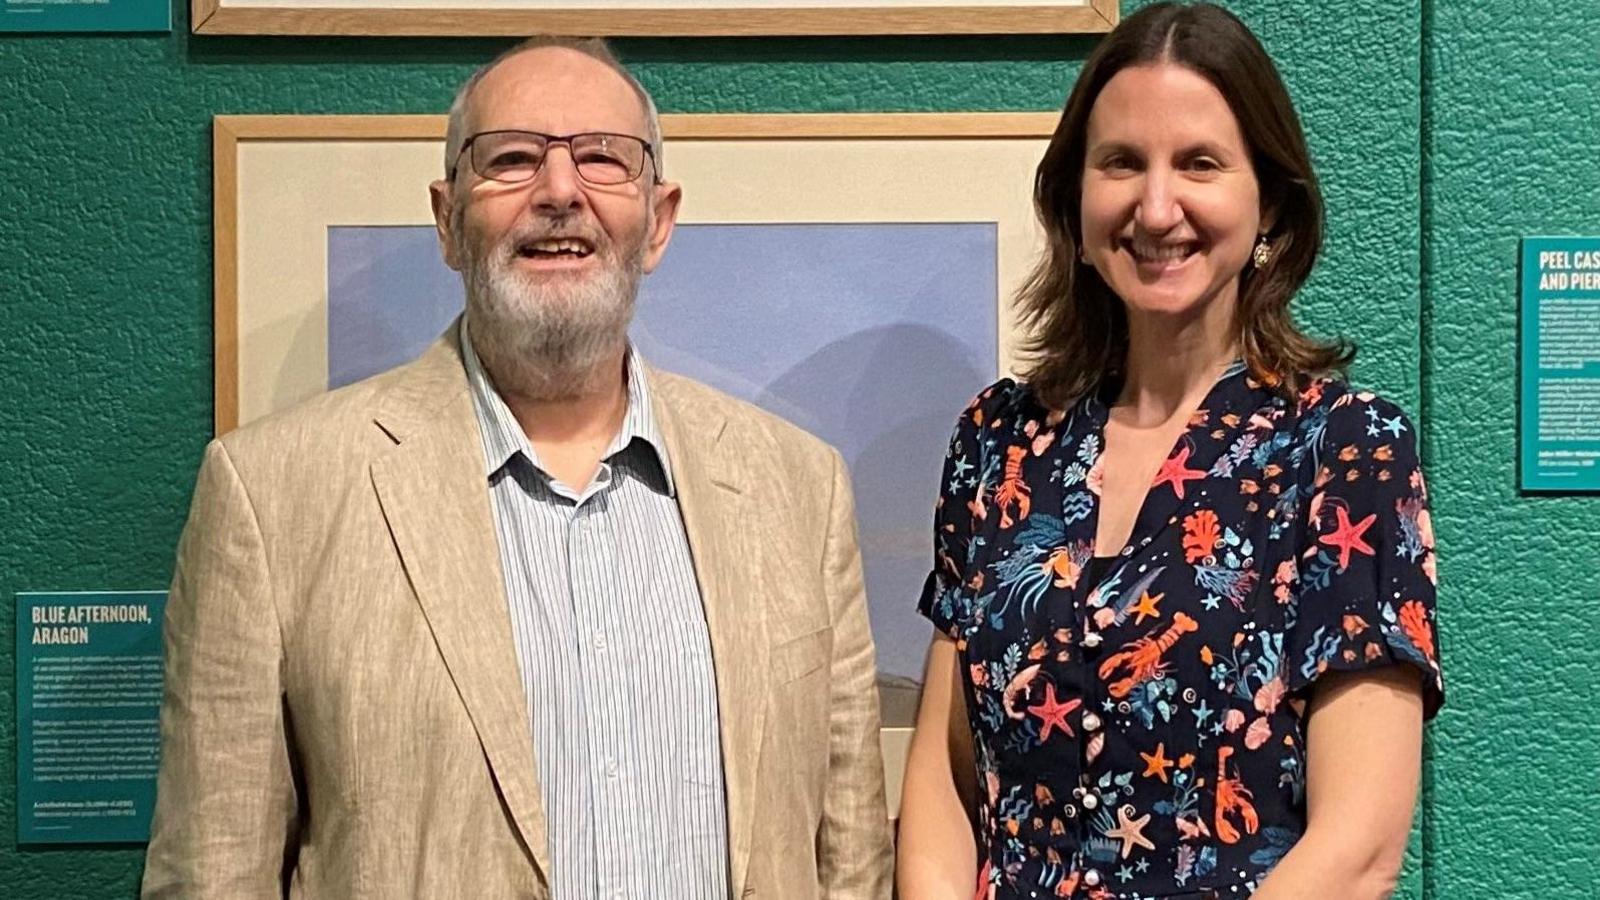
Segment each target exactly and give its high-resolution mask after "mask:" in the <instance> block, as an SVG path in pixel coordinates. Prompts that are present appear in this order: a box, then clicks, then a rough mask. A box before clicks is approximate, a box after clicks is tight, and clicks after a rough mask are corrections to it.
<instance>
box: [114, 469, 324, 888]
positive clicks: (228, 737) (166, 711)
mask: <svg viewBox="0 0 1600 900" xmlns="http://www.w3.org/2000/svg"><path fill="white" fill-rule="evenodd" d="M271 584H272V580H271V573H270V572H269V571H268V565H267V554H266V549H265V543H264V539H263V536H262V531H261V527H260V523H259V521H258V520H257V516H256V511H255V509H254V508H253V506H252V504H251V500H250V498H249V496H248V495H247V493H246V491H245V486H244V484H243V482H242V481H241V480H240V477H239V473H238V471H237V470H236V469H235V467H234V463H233V460H232V459H231V458H230V457H229V454H228V451H227V449H226V448H225V447H224V446H223V445H222V444H221V443H220V442H218V441H212V442H211V444H210V445H209V446H208V447H207V448H206V452H205V460H204V462H203V463H202V465H201V468H200V475H199V480H198V484H197V485H196V488H195V496H194V501H193V505H192V506H191V508H190V512H189V521H188V523H187V525H185V527H184V531H183V537H182V538H181V540H180V541H179V544H178V560H177V568H176V571H175V573H174V576H173V581H172V591H171V594H170V595H169V597H168V600H167V612H166V621H165V623H164V638H165V649H166V683H165V689H164V694H163V697H162V702H161V766H160V774H159V776H158V779H157V783H156V805H155V815H154V819H153V821H152V823H151V834H150V845H149V849H148V851H147V855H146V857H145V870H144V882H143V889H142V895H143V896H144V897H147V898H166V897H183V898H211V897H216V898H229V900H238V898H253V897H261V898H265V897H273V898H280V897H282V896H284V888H283V881H284V877H285V873H286V872H287V871H288V870H290V869H291V868H292V867H293V858H292V856H291V855H290V848H291V847H293V846H294V845H295V843H296V841H297V836H296V829H297V817H296V809H297V798H296V792H295V787H294V778H293V774H292V770H291V766H290V749H289V741H288V738H287V732H286V724H287V723H286V721H285V715H284V704H283V691H282V686H281V673H280V660H281V658H282V654H281V650H282V635H281V633H280V630H279V625H278V618H277V615H276V611H275V608H274V606H273V597H272V593H271Z"/></svg>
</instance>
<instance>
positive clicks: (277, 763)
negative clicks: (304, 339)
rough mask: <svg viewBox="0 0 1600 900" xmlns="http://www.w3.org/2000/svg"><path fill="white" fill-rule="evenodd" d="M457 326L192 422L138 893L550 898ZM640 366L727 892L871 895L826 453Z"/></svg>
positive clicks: (856, 573)
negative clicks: (707, 736)
mask: <svg viewBox="0 0 1600 900" xmlns="http://www.w3.org/2000/svg"><path fill="white" fill-rule="evenodd" d="M455 333H456V332H455V329H453V328H452V330H451V331H450V332H449V335H450V336H449V337H446V338H444V339H441V340H440V341H439V342H438V343H436V344H435V345H434V346H433V347H432V348H431V349H429V350H428V351H427V352H426V353H425V354H424V355H423V356H422V357H421V358H420V359H418V360H417V361H415V362H413V363H411V364H409V365H406V366H402V367H400V368H398V369H395V370H392V371H390V372H388V373H385V374H383V375H380V376H377V377H376V378H373V379H370V380H368V381H365V382H362V383H360V384H357V385H352V386H350V387H348V388H345V389H342V390H338V391H334V392H332V393H329V394H326V395H323V396H321V397H319V398H317V399H314V400H311V401H309V402H307V403H305V404H303V405H301V406H299V407H297V408H295V409H294V410H291V411H289V412H287V413H284V414H280V415H277V416H274V417H271V418H268V419H266V420H263V421H261V422H259V423H256V424H253V425H250V426H248V427H246V428H243V429H240V430H238V431H235V432H233V433H231V434H228V435H225V436H223V437H222V438H220V439H219V440H216V441H213V442H212V443H211V444H210V446H208V447H207V448H206V453H205V460H204V463H203V465H202V467H201V470H200V475H199V481H198V485H197V488H196V492H195V497H194V502H193V507H192V509H191V511H190V516H189V521H188V524H187V526H186V527H185V529H184V533H183V538H182V541H181V542H180V544H179V548H178V561H177V571H176V574H175V576H174V578H173V585H172V594H171V597H170V599H169V601H168V605H167V614H166V626H165V628H166V653H167V663H166V692H165V697H164V700H163V703H162V709H161V743H162V748H161V773H160V778H159V782H158V787H157V798H156V810H155V818H154V822H153V825H152V829H151V831H152V833H151V839H150V847H149V852H148V856H147V859H146V863H145V872H144V884H143V893H144V896H146V897H161V898H165V897H185V898H189V897H196V898H227V900H242V898H267V897H283V896H289V897H297V898H298V897H305V898H333V900H347V898H367V897H372V898H383V900H392V898H405V897H417V898H429V900H436V898H454V897H461V898H485V900H490V898H502V897H504V898H534V900H537V898H545V897H548V896H549V885H550V879H551V878H552V877H554V878H561V877H563V873H560V872H554V873H553V872H551V871H550V864H549V858H548V855H547V851H546V841H545V835H546V832H547V829H551V828H560V827H562V823H560V822H547V821H545V817H544V814H543V811H542V809H541V803H540V791H539V782H538V778H539V775H538V761H537V760H536V759H535V758H534V752H533V740H532V738H531V732H530V729H529V723H528V719H527V712H526V710H527V706H526V701H525V700H524V696H523V693H524V692H523V690H522V684H521V675H520V672H519V669H518V666H517V659H516V651H515V649H514V648H513V645H512V639H511V625H510V621H509V618H508V612H507V606H506V600H505V592H504V587H503V584H502V577H501V568H500V558H499V545H498V540H497V538H496V535H495V531H494V526H493V522H492V514H491V510H490V501H489V494H488V490H487V485H486V481H485V478H484V469H483V451H482V443H481V439H480V437H479V434H478V425H477V422H476V419H475V418H474V415H473V408H472V400H471V396H470V393H469V389H468V386H467V380H466V375H465V372H464V370H463V368H462V363H461V356H460V349H459V347H458V345H457V343H456V340H455V338H454V335H455ZM650 383H651V389H652V392H653V394H654V405H655V413H656V419H657V421H658V422H659V423H660V428H661V432H662V437H663V440H664V441H665V443H666V445H667V450H668V454H669V456H670V458H671V466H672V470H673V477H674V480H675V482H676V485H677V487H678V490H679V503H680V506H681V509H682V513H683V519H684V523H685V526H686V529H687V531H688V535H689V543H690V547H691V551H692V553H693V556H694V567H695V573H696V575H697V578H698V581H699V585H700V590H701V593H702V595H703V597H704V602H705V613H706V621H707V624H708V626H709V629H710V634H711V644H712V648H713V655H714V660H715V670H716V684H717V698H718V704H719V707H720V714H721V722H722V753H723V759H724V767H725V772H726V780H727V813H728V840H729V848H728V855H729V861H730V869H731V871H730V872H729V879H730V883H731V887H732V896H733V897H734V898H743V897H756V898H785V900H787V898H794V900H801V898H822V897H827V898H873V900H877V898H886V897H888V896H889V891H890V879H891V874H890V872H891V857H892V854H891V851H890V844H889V835H888V829H887V817H886V812H885V805H884V788H883V766H882V762H881V759H880V751H879V744H878V701H877V694H876V690H875V686H874V684H875V664H874V658H873V647H872V637H871V633H870V631H869V628H868V624H867V608H866V602H865V597H864V591H863V587H862V576H861V566H860V559H859V554H858V551H857V544H856V533H855V522H854V512H853V508H852V500H851V494H850V488H849V481H848V478H847V476H846V472H845V469H844V466H843V464H842V461H841V460H840V458H839V455H838V454H837V453H836V452H835V451H833V450H832V449H831V448H829V447H828V446H827V445H825V444H823V443H821V442H820V441H818V440H816V439H815V438H812V437H810V436H809V435H807V434H805V433H804V432H802V431H800V430H799V429H797V428H795V427H793V426H791V425H788V424H787V423H785V422H783V421H782V420H780V419H778V418H775V417H773V416H771V415H768V414H766V413H763V412H761V411H759V410H757V409H755V408H754V407H752V406H749V405H747V404H744V403H741V402H739V401H736V400H733V399H731V398H729V397H727V396H724V395H722V394H720V393H717V392H716V391H713V390H711V389H710V388H707V387H704V386H702V385H699V384H697V383H695V382H692V381H689V380H686V379H683V378H679V377H675V376H672V375H668V374H666V373H661V372H655V371H651V373H650ZM534 715H538V711H537V710H535V711H534ZM654 896H655V897H660V898H669V900H672V898H679V897H684V892H683V890H682V889H681V888H678V887H676V886H675V885H672V884H661V885H660V890H659V892H658V893H656V894H655V895H654ZM634 900H651V898H634Z"/></svg>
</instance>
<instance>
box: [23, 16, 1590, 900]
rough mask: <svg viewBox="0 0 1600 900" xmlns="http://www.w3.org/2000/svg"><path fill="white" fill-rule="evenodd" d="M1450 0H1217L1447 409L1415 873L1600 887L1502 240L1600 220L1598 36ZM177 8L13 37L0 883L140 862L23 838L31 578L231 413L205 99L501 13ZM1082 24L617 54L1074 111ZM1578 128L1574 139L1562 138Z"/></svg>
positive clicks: (757, 105) (1316, 316)
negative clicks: (1017, 34) (417, 27)
mask: <svg viewBox="0 0 1600 900" xmlns="http://www.w3.org/2000/svg"><path fill="white" fill-rule="evenodd" d="M1585 2H1592V0H1585ZM1444 5H1445V4H1444V3H1443V2H1442V0H1440V2H1438V3H1436V4H1434V5H1433V6H1430V5H1429V4H1428V3H1425V2H1422V0H1399V2H1393V0H1324V2H1321V3H1307V2H1305V0H1236V2H1231V3H1229V6H1230V7H1231V8H1232V9H1234V10H1235V11H1237V12H1239V13H1240V14H1241V15H1242V16H1243V17H1244V18H1245V19H1246V20H1247V21H1248V22H1249V23H1250V24H1251V26H1252V27H1254V28H1256V29H1257V30H1258V32H1259V33H1260V34H1261V35H1262V37H1263V39H1264V41H1265V42H1266V43H1267V45H1268V48H1269V49H1270V50H1271V51H1272V53H1273V55H1274V56H1275V58H1276V59H1277V60H1278V61H1279V63H1280V65H1281V66H1282V68H1283V70H1284V72H1285V75H1286V77H1287V79H1288V81H1289V83H1290V88H1291V90H1292V92H1293V93H1294V95H1295V98H1296V101H1297V104H1298V105H1299V108H1300V110H1301V113H1302V115H1303V116H1304V119H1305V123H1306V128H1307V131H1308V134H1309V137H1310V140H1311V145H1312V149H1313V153H1314V155H1315V157H1316V160H1317V163H1318V166H1319V170H1320V172H1321V173H1322V177H1323V180H1324V189H1325V192H1326V194H1327V198H1328V208H1329V226H1330V227H1329V232H1330V240H1329V245H1328V250H1327V255H1326V257H1325V260H1324V262H1323V264H1322V266H1321V268H1320V269H1319V270H1318V274H1317V275H1316V277H1315V278H1314V280H1313V282H1312V284H1311V285H1310V286H1309V288H1308V289H1307V292H1306V294H1305V296H1304V298H1303V300H1304V302H1303V305H1302V309H1303V311H1304V313H1305V316H1306V318H1307V319H1308V320H1309V321H1310V322H1311V324H1312V326H1313V328H1314V329H1315V330H1319V331H1322V332H1325V333H1326V332H1332V331H1336V330H1337V331H1342V332H1344V333H1346V334H1349V335H1350V336H1352V337H1354V338H1356V339H1357V340H1358V341H1360V342H1361V343H1362V345H1363V355H1362V359H1361V362H1360V365H1359V370H1358V376H1359V378H1360V380H1363V381H1366V382H1369V383H1372V384H1375V385H1379V386H1381V387H1382V388H1383V389H1384V390H1386V391H1387V392H1388V393H1390V394H1391V395H1393V396H1394V397H1395V398H1396V399H1398V400H1399V401H1400V402H1401V403H1402V404H1403V405H1405V406H1406V407H1407V408H1408V409H1411V410H1413V411H1420V412H1421V413H1422V414H1423V415H1422V418H1423V420H1424V423H1425V427H1426V432H1427V434H1426V437H1427V441H1428V457H1429V462H1430V463H1431V466H1432V468H1431V470H1430V471H1431V474H1432V480H1433V487H1434V491H1435V494H1436V497H1437V500H1438V506H1439V516H1438V521H1439V525H1440V529H1439V530H1440V532H1441V543H1442V545H1443V546H1442V550H1443V553H1444V554H1445V561H1444V566H1443V569H1444V573H1445V579H1446V582H1445V587H1444V593H1443V599H1442V606H1443V612H1444V638H1445V652H1446V658H1445V662H1446V667H1447V676H1448V677H1449V679H1450V689H1451V692H1452V693H1451V699H1450V706H1449V707H1447V711H1446V713H1445V715H1444V716H1443V717H1442V718H1441V720H1440V722H1439V724H1438V726H1437V727H1436V728H1435V730H1434V734H1433V738H1434V739H1433V740H1432V742H1431V745H1432V746H1431V752H1432V753H1433V756H1434V764H1433V766H1432V768H1431V769H1430V779H1431V783H1430V785H1429V791H1430V795H1429V800H1428V802H1427V803H1425V805H1424V812H1425V814H1426V816H1425V817H1426V822H1427V827H1426V831H1427V836H1428V839H1429V842H1430V847H1431V849H1430V853H1429V857H1428V859H1427V862H1426V864H1425V865H1420V866H1419V865H1413V866H1412V867H1411V868H1410V870H1409V871H1408V878H1407V882H1406V890H1405V891H1404V894H1405V895H1406V896H1408V897H1417V896H1423V895H1424V893H1426V895H1427V896H1429V897H1435V898H1448V900H1455V898H1478V897H1482V898H1490V897H1494V898H1504V897H1528V898H1535V897H1537V898H1566V897H1589V896H1594V895H1595V894H1596V890H1595V879H1596V869H1597V864H1596V858H1595V851H1594V849H1593V840H1592V838H1591V837H1590V836H1591V835H1592V834H1593V830H1594V829H1593V825H1592V819H1591V818H1590V817H1589V816H1586V815H1584V813H1586V812H1588V811H1589V810H1592V809H1593V808H1594V807H1595V805H1596V802H1595V801H1596V800H1597V799H1600V797H1597V791H1596V787H1595V784H1596V779H1595V768H1596V764H1597V762H1600V760H1597V758H1596V757H1597V754H1596V751H1595V749H1594V748H1595V742H1596V728H1595V726H1594V725H1593V724H1591V721H1590V720H1589V719H1587V718H1585V717H1584V715H1583V710H1584V709H1585V708H1586V705H1587V704H1586V703H1585V701H1586V698H1587V697H1588V696H1592V695H1593V692H1594V688H1595V687H1596V684H1595V679H1596V675H1595V672H1596V669H1597V665H1596V664H1597V662H1600V659H1597V653H1596V650H1595V649H1594V646H1595V645H1594V644H1593V643H1586V642H1585V640H1584V637H1583V632H1584V626H1585V625H1587V624H1589V623H1591V622H1592V621H1593V620H1594V618H1595V615H1594V613H1595V611H1596V610H1597V609H1600V595H1597V593H1596V588H1595V581H1594V580H1593V577H1592V573H1593V572H1594V571H1595V569H1596V564H1597V563H1600V551H1597V550H1596V549H1595V548H1596V543H1597V537H1596V536H1597V535H1600V501H1597V500H1573V499H1568V500H1521V499H1519V498H1518V497H1517V495H1516V493H1515V491H1514V482H1513V477H1514V473H1513V469H1512V461H1513V459H1514V431H1513V424H1512V423H1513V417H1512V410H1513V408H1514V407H1513V393H1512V391H1513V383H1512V380H1511V372H1512V369H1511V365H1512V362H1513V356H1512V352H1513V343H1514V340H1515V334H1516V326H1515V318H1514V313H1515V303H1514V297H1515V293H1514V290H1515V285H1514V281H1513V263H1514V256H1513V250H1514V240H1515V236H1516V235H1518V234H1520V233H1523V232H1533V231H1543V232H1555V231H1573V232H1574V233H1582V232H1584V231H1587V232H1589V233H1600V222H1596V221H1595V220H1596V217H1597V206H1596V198H1597V197H1600V171H1597V170H1595V169H1593V168H1589V169H1588V170H1583V167H1584V166H1585V165H1586V164H1592V163H1591V161H1592V160H1593V159H1594V158H1596V157H1597V156H1600V153H1597V151H1600V121H1597V120H1595V119H1594V118H1593V117H1592V116H1593V113H1592V107H1593V105H1594V102H1593V101H1594V98H1593V95H1594V93H1595V87H1596V82H1597V80H1600V61H1597V59H1596V54H1595V51H1594V49H1593V44H1592V43H1590V44H1587V45H1586V44H1585V43H1584V42H1583V40H1582V38H1581V34H1582V32H1581V30H1580V29H1577V28H1573V27H1570V26H1569V24H1567V23H1563V22H1562V21H1560V20H1559V19H1557V18H1556V17H1555V14H1554V11H1555V8H1556V5H1555V4H1554V3H1546V2H1544V0H1532V2H1530V0H1496V2H1474V3H1471V4H1468V3H1466V2H1465V0H1455V2H1451V3H1450V4H1449V6H1451V7H1455V8H1452V9H1450V10H1448V11H1446V10H1444V9H1442V8H1436V7H1443V6H1444ZM1468 6H1471V7H1472V9H1471V10H1468V9H1467V7H1468ZM1546 6H1548V7H1549V9H1548V10H1543V11H1540V10H1542V8H1543V7H1546ZM1566 6H1567V7H1568V8H1575V7H1574V6H1573V5H1572V4H1570V3H1569V4H1566ZM1530 9H1532V10H1533V11H1530ZM175 21H176V22H177V23H178V29H179V30H178V32H177V33H175V34H173V35H170V36H141V37H112V36H105V37H70V38H69V37H60V38H58V37H48V36H44V37H5V38H0V85H3V86H4V92H3V94H0V98H3V99H0V135H4V136H5V138H6V146H5V150H4V151H3V152H0V210H3V211H4V214H3V215H0V309H3V310H4V312H3V315H4V317H5V318H4V327H3V328H0V398H3V400H0V403H3V407H0V409H3V410H4V415H3V416H0V426H3V428H4V431H3V433H0V438H3V443H0V446H3V447H4V448H5V449H4V451H3V452H4V457H3V459H4V463H5V465H4V469H3V471H4V473H5V475H4V477H3V478H0V598H4V601H5V604H6V613H5V615H3V616H0V672H4V673H6V674H4V675H0V755H3V756H4V758H5V760H6V762H5V763H4V764H3V765H0V771H3V773H4V774H3V776H0V894H4V895H5V896H7V897H21V898H35V897H37V898H47V897H48V898H64V900H78V898H109V897H129V896H132V895H133V894H134V892H135V886H136V884H137V880H138V875H139V869H140V858H141V855H140V852H139V851H137V850H131V849H118V848H95V849H28V850H18V849H17V848H16V846H15V845H14V844H13V843H12V841H13V837H12V836H13V835H14V834H15V825H16V819H15V809H14V796H15V785H14V778H15V773H14V765H13V764H12V763H11V762H10V760H14V759H15V734H14V729H13V720H14V718H15V709H14V702H15V694H14V685H13V683H12V679H11V676H10V674H9V673H10V672H11V670H12V669H13V666H14V661H13V658H12V650H11V648H12V647H13V644H14V638H13V635H12V633H11V621H12V617H11V615H10V614H9V604H10V603H11V600H12V595H14V594H15V592H16V591H19V590H27V589H42V588H48V589H95V588H109V587H117V588H152V587H154V588H158V587H163V586H165V583H166V581H167V577H168V573H169V571H170V567H171V554H172V547H173V544H174V542H175V540H176V537H177V532H178V529H179V527H180V526H181V524H182V517H183V514H184V510H185V508H186V505H187V502H188V496H189V490H190V486H191V481H192V478H193V474H194V469H195V466H196V464H197V462H198V459H199V453H200V449H201V446H202V445H203V443H204V441H205V439H206V437H207V436H208V435H209V430H210V422H211V389H210V385H211V292H210V279H211V271H210V262H209V260H210V255H211V246H210V228H211V221H210V204H211V196H210V178H211V173H210V150H209V147H210V129H209V123H210V117H211V116H212V115H215V114H219V113H291V112H293V113H320V112H347V113H401V112H407V113H410V112H437V111H440V110H442V109H443V108H444V107H445V105H446V104H447V102H448V99H449V96H450V93H451V91H452V89H453V85H454V84H455V83H456V82H457V81H459V80H460V79H461V78H462V77H464V76H465V74H466V73H467V72H468V71H470V69H471V68H472V67H473V66H474V65H475V64H476V63H478V62H480V61H482V60H484V59H486V58H488V57H489V56H490V55H492V54H493V53H494V52H495V51H497V50H498V49H499V48H500V47H502V46H504V43H505V42H501V41H483V40H452V41H444V40H438V41H434V40H409V39H401V40H353V39H349V40H347V39H319V40H307V39H282V40H279V39H240V38H205V39H199V38H193V37H190V36H189V35H187V34H186V33H185V30H186V28H187V13H186V10H185V9H184V8H183V4H181V3H179V4H177V9H176V13H175ZM1536 44H1537V45H1538V47H1537V48H1536V47H1535V45H1536ZM1091 46H1092V41H1091V40H1089V39H1086V38H1072V37H1068V38H960V39H912V38H898V39H878V38H870V39H850V40H827V39H816V40H812V39H783V40H750V41H734V40H676V41H666V40H661V41H630V42H623V43H621V44H620V45H619V49H620V50H621V52H622V54H623V55H624V56H625V57H626V58H627V59H628V60H629V61H630V62H632V63H633V64H634V65H635V68H636V69H637V71H638V72H639V73H640V75H641V77H642V78H643V80H644V81H645V82H646V83H647V84H648V86H649V87H650V88H651V89H652V90H653V91H654V92H655V93H656V95H657V97H658V99H659V101H660V103H661V106H662V108H663V109H664V110H665V111H669V112H671V111H692V112H707V111H822V110H977V109H1045V108H1054V107H1057V106H1058V105H1059V103H1060V102H1061V100H1062V99H1063V98H1064V96H1065V93H1066V91H1067V89H1068V86H1069V85H1070V82H1071V78H1072V76H1073V74H1074V73H1075V72H1076V70H1077V67H1078V65H1079V63H1080V62H1081V61H1082V59H1083V58H1084V56H1085V55H1086V54H1087V52H1088V49H1089V48H1090V47H1091ZM1424 63H1426V66H1425V65H1424ZM1552 88H1553V89H1552ZM1585 114H1587V115H1589V116H1590V118H1589V119H1587V120H1584V119H1583V118H1582V116H1583V115H1585ZM1544 121H1548V123H1549V128H1548V129H1543V128H1542V127H1541V125H1540V123H1541V122H1544ZM1558 132H1559V133H1561V134H1562V135H1563V136H1564V137H1563V140H1565V141H1567V142H1568V143H1565V144H1562V145H1560V146H1559V147H1557V146H1556V145H1554V144H1552V143H1551V141H1550V138H1549V137H1548V135H1552V134H1555V133H1558ZM1569 170H1574V171H1569ZM951 177H952V178H959V177H960V173H959V172H953V173H951ZM422 189H423V186H422V185H418V190H419V191H421V190H422ZM929 189H930V190H938V185H930V186H929ZM1419 191H1420V192H1425V193H1426V195H1427V197H1428V198H1429V200H1428V202H1427V203H1419V202H1418V200H1417V198H1418V195H1419ZM1585 191H1587V196H1585ZM1424 351H1425V352H1424ZM1486 372H1494V373H1498V374H1497V375H1495V376H1492V377H1491V376H1490V375H1488V374H1486ZM930 478H931V476H930ZM930 483H931V482H930ZM930 489H931V488H930ZM1579 534H1581V535H1585V536H1586V537H1587V541H1583V540H1574V539H1573V536H1574V535H1579ZM1502 535H1504V536H1506V537H1509V538H1510V540H1509V541H1507V540H1505V537H1502ZM1497 538H1498V539H1497ZM908 604H909V600H908ZM908 614H909V605H908ZM1523 631H1525V632H1526V633H1527V634H1528V635H1529V636H1527V637H1524V636H1523V635H1522V634H1521V633H1520V632H1523ZM1530 697H1531V698H1537V699H1538V700H1539V701H1540V705H1539V707H1538V708H1537V709H1538V711H1537V712H1535V711H1534V709H1533V708H1532V707H1530V705H1529V703H1528V702H1527V700H1526V699H1522V698H1530ZM1424 887H1426V888H1427V890H1426V892H1424Z"/></svg>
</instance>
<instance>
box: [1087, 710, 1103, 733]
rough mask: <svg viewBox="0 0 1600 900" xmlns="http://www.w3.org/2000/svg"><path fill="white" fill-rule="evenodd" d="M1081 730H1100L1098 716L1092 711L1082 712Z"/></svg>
mask: <svg viewBox="0 0 1600 900" xmlns="http://www.w3.org/2000/svg"><path fill="white" fill-rule="evenodd" d="M1083 730H1084V731H1099V730H1100V717H1099V716H1097V715H1095V714H1094V713H1092V712H1085V713H1084V714H1083Z"/></svg>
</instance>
